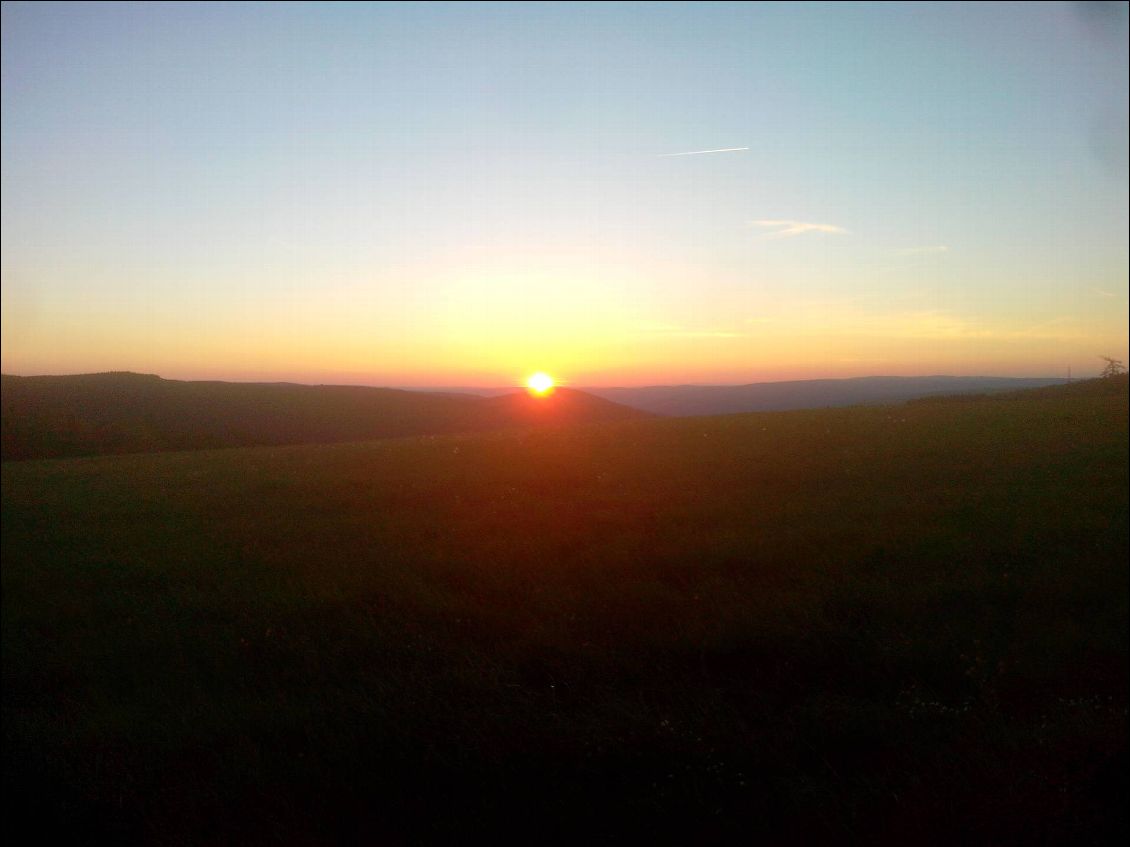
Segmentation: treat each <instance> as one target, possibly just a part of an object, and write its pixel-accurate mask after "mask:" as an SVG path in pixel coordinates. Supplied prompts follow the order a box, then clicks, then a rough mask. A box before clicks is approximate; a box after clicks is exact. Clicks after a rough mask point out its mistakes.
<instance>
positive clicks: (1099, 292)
mask: <svg viewBox="0 0 1130 847" xmlns="http://www.w3.org/2000/svg"><path fill="white" fill-rule="evenodd" d="M1091 293H1092V294H1097V295H1099V297H1117V296H1118V295H1117V294H1115V293H1114V292H1113V291H1104V290H1103V289H1101V288H1095V287H1094V286H1091Z"/></svg>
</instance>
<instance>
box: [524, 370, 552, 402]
mask: <svg viewBox="0 0 1130 847" xmlns="http://www.w3.org/2000/svg"><path fill="white" fill-rule="evenodd" d="M553 384H554V383H553V377H551V376H550V375H549V374H547V373H542V372H541V371H538V372H537V373H536V374H534V375H533V376H531V377H530V378H529V379H527V380H526V387H527V388H528V389H530V393H531V394H536V395H538V396H539V397H544V396H545V395H546V394H549V393H550V392H551V391H553Z"/></svg>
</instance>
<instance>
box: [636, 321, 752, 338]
mask: <svg viewBox="0 0 1130 847" xmlns="http://www.w3.org/2000/svg"><path fill="white" fill-rule="evenodd" d="M637 331H638V333H639V334H640V335H641V336H643V337H651V338H655V337H663V338H744V337H745V333H744V332H733V331H732V330H725V329H691V328H687V327H684V326H680V325H679V324H669V323H657V322H652V321H646V322H643V323H640V324H638V325H637Z"/></svg>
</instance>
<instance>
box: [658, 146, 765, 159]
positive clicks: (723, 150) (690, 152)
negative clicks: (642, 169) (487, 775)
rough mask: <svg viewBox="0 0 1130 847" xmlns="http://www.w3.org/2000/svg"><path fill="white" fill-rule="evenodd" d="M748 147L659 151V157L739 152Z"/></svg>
mask: <svg viewBox="0 0 1130 847" xmlns="http://www.w3.org/2000/svg"><path fill="white" fill-rule="evenodd" d="M748 149H749V148H748V147H719V148H718V149H717V150H687V151H686V152H685V153H660V154H659V158H660V159H669V158H671V157H672V156H701V155H702V154H703V153H740V152H741V151H742V150H748Z"/></svg>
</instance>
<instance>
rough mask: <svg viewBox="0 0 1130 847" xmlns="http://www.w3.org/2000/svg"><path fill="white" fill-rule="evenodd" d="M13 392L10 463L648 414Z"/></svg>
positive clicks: (257, 387) (135, 385) (268, 390)
mask: <svg viewBox="0 0 1130 847" xmlns="http://www.w3.org/2000/svg"><path fill="white" fill-rule="evenodd" d="M2 387H3V419H2V423H3V429H2V435H3V439H2V445H3V459H4V460H9V459H32V458H53V457H61V456H88V455H99V454H112V453H149V452H157V451H164V450H194V449H207V448H217V447H244V446H254V445H281V444H314V443H329V442H339V441H357V440H365V439H371V438H390V437H397V436H411V435H433V434H444V433H457V432H478V431H483V430H489V429H500V428H507V427H514V426H531V425H547V424H549V425H552V424H557V423H587V422H600V421H611V420H622V419H628V418H638V417H641V416H646V414H647V413H645V412H641V411H639V410H637V409H631V408H628V407H626V406H621V405H618V404H616V403H613V402H610V401H608V400H602V399H600V398H597V397H592V396H590V395H586V394H584V393H583V392H580V391H569V390H560V391H557V392H555V393H554V394H553V395H551V396H549V397H545V398H534V397H530V396H529V395H527V394H526V393H525V392H524V391H523V392H515V393H514V394H511V395H506V396H501V397H492V398H482V397H476V396H473V395H457V394H448V393H444V394H429V393H426V392H419V391H401V390H397V389H392V388H367V387H362V386H346V385H317V386H313V385H295V384H291V383H234V382H182V381H178V380H167V379H162V378H160V377H158V376H154V375H148V374H135V373H103V374H84V375H79V376H36V377H18V376H8V375H5V376H3V383H2Z"/></svg>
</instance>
